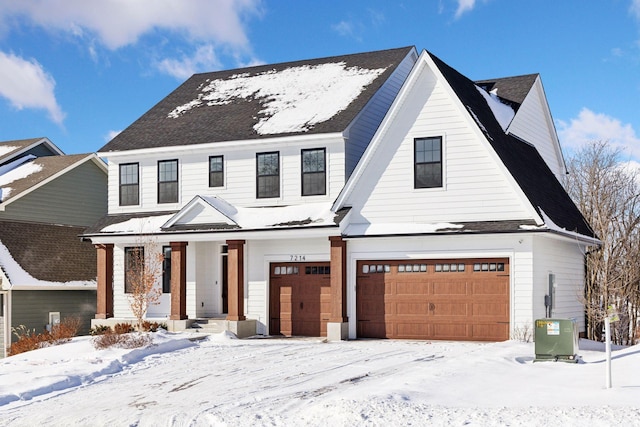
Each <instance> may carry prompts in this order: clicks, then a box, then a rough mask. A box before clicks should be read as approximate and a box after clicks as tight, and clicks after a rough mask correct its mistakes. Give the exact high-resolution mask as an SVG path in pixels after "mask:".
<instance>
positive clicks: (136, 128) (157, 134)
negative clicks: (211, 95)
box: [99, 47, 414, 152]
mask: <svg viewBox="0 0 640 427" xmlns="http://www.w3.org/2000/svg"><path fill="white" fill-rule="evenodd" d="M413 50H414V47H404V48H397V49H389V50H382V51H376V52H367V53H359V54H353V55H343V56H335V57H329V58H319V59H312V60H305V61H295V62H287V63H281V64H270V65H261V66H256V67H248V68H241V69H235V70H225V71H217V72H212V73H202V74H195V75H193V76H192V77H190V78H189V79H188V80H187V81H185V82H184V83H183V84H182V85H180V86H179V87H178V88H177V89H176V90H174V91H173V92H172V93H170V94H169V95H168V96H167V97H165V98H164V99H162V100H161V101H160V102H159V103H158V104H156V105H155V106H154V107H152V108H151V109H150V110H149V111H147V112H146V113H145V114H144V115H142V117H140V118H139V119H138V120H136V121H135V122H134V123H132V124H131V125H130V126H129V127H127V128H126V129H125V130H124V131H122V132H121V133H120V134H118V135H117V136H116V137H115V138H114V139H112V140H111V141H110V142H109V143H107V144H106V145H105V146H104V147H102V148H101V149H100V150H99V151H100V152H109V151H122V150H134V149H142V148H153V147H169V146H180V145H191V144H203V143H212V142H221V141H238V140H248V139H258V138H263V137H273V136H275V135H279V136H286V135H294V134H297V133H300V132H283V133H279V134H278V133H276V134H269V135H266V136H265V135H260V134H259V133H258V132H257V131H256V130H255V129H254V126H255V125H256V124H257V123H258V121H259V119H260V117H261V114H263V113H261V110H263V109H264V104H263V102H265V99H264V98H256V97H255V96H248V97H231V98H229V99H227V100H225V102H221V103H216V105H213V106H209V105H207V106H206V107H204V106H202V107H199V108H192V109H190V110H189V111H188V112H186V113H184V114H180V115H178V116H177V117H176V118H170V117H168V115H169V114H170V113H171V112H172V111H174V110H175V109H176V107H178V106H183V105H185V104H188V103H189V102H191V101H193V100H194V99H199V98H200V97H201V96H202V88H203V87H205V86H206V85H209V84H210V83H211V82H213V81H218V80H219V81H229V80H231V79H234V78H237V77H238V76H257V75H261V74H265V73H276V72H281V71H284V70H289V69H292V68H293V67H314V66H318V65H322V64H329V63H331V64H334V63H344V66H345V67H357V68H359V69H366V70H377V69H383V68H384V71H383V72H381V73H380V74H379V75H377V77H375V79H373V81H372V82H370V83H369V84H368V85H366V86H365V87H364V88H363V89H362V91H361V92H360V94H359V95H358V96H357V97H356V98H355V99H353V100H352V101H351V102H350V103H349V105H348V106H347V107H346V108H344V109H343V110H341V111H338V112H337V113H336V114H334V115H333V116H332V117H331V118H330V119H328V120H325V121H321V122H319V123H316V124H314V125H313V127H311V128H310V129H308V130H305V131H303V133H305V134H318V133H331V132H342V131H344V130H345V129H346V128H347V127H348V125H349V124H350V123H351V122H352V121H353V119H354V118H355V117H356V115H357V114H358V113H359V112H360V111H361V110H362V108H363V107H364V106H365V105H366V103H367V102H368V101H369V100H370V99H371V97H372V96H373V95H374V94H375V93H376V92H377V91H378V89H379V88H380V87H381V86H382V84H383V83H384V82H385V81H386V80H387V79H388V78H389V76H390V75H391V74H392V73H393V71H394V70H395V69H396V67H397V66H398V65H399V64H400V63H401V62H402V60H403V59H404V58H405V57H406V56H407V55H408V54H409V53H410V52H412V51H413Z"/></svg>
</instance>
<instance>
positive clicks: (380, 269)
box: [362, 264, 391, 274]
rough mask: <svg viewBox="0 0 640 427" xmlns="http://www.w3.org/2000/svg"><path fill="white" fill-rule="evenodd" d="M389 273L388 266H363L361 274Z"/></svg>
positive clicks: (389, 268)
mask: <svg viewBox="0 0 640 427" xmlns="http://www.w3.org/2000/svg"><path fill="white" fill-rule="evenodd" d="M390 271H391V267H390V266H389V264H363V265H362V272H363V273H364V274H371V273H388V272H390Z"/></svg>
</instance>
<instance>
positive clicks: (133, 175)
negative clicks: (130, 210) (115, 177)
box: [120, 163, 140, 206]
mask: <svg viewBox="0 0 640 427" xmlns="http://www.w3.org/2000/svg"><path fill="white" fill-rule="evenodd" d="M139 194H140V185H139V178H138V164H137V163H126V164H122V165H120V206H129V205H137V204H139V200H140V199H139Z"/></svg>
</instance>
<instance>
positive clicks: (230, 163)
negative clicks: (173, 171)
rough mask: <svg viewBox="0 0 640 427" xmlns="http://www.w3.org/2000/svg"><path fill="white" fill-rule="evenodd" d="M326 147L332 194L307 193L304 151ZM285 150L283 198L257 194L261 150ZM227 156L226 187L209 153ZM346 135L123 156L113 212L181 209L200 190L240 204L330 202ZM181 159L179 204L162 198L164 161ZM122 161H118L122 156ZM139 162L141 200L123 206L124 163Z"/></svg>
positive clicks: (112, 171)
mask: <svg viewBox="0 0 640 427" xmlns="http://www.w3.org/2000/svg"><path fill="white" fill-rule="evenodd" d="M313 148H325V149H326V156H327V194H326V195H324V196H307V197H303V196H302V195H301V186H302V183H301V182H302V177H301V150H302V149H313ZM273 151H277V152H279V153H280V197H278V198H269V199H256V154H257V153H263V152H273ZM216 155H222V156H224V186H223V187H209V156H216ZM344 156H345V152H344V140H343V138H342V137H333V138H319V139H310V138H309V139H305V140H304V141H296V140H295V139H294V137H292V139H291V141H289V142H287V143H283V142H279V143H269V142H268V141H262V142H261V143H260V144H256V145H251V146H250V147H243V148H241V149H238V148H233V147H232V146H229V145H226V146H225V145H224V144H221V145H220V148H217V147H216V146H215V145H211V146H208V148H200V147H189V149H188V150H187V149H184V147H178V148H177V150H176V151H175V152H167V153H162V154H156V153H154V152H153V150H149V152H148V154H145V155H139V154H138V155H134V156H132V157H130V158H129V157H127V156H118V157H117V158H116V159H110V162H109V213H111V214H114V213H133V212H155V211H173V210H179V209H180V208H182V207H183V206H184V205H185V204H187V203H188V202H189V201H191V200H192V199H193V198H194V197H195V196H197V195H215V196H218V197H221V198H222V199H224V200H226V201H227V202H229V203H231V204H233V205H236V206H273V205H291V204H301V203H309V202H322V201H327V202H330V201H332V200H333V199H335V197H336V196H337V194H338V193H339V192H340V190H341V189H342V187H343V186H344V182H345V174H344V170H345V168H344V161H345V160H344ZM172 159H177V160H178V186H179V189H178V203H162V204H158V203H157V185H158V161H161V160H172ZM116 160H117V161H116ZM124 163H138V164H139V187H140V193H139V195H140V202H141V203H140V205H136V206H119V165H120V164H124Z"/></svg>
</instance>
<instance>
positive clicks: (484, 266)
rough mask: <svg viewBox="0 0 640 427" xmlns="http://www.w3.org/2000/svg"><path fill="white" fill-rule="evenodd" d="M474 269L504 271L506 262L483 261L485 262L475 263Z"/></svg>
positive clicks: (476, 270)
mask: <svg viewBox="0 0 640 427" xmlns="http://www.w3.org/2000/svg"><path fill="white" fill-rule="evenodd" d="M473 271H475V272H486V271H489V272H495V271H504V263H503V262H497V263H496V262H483V263H475V264H473Z"/></svg>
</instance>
